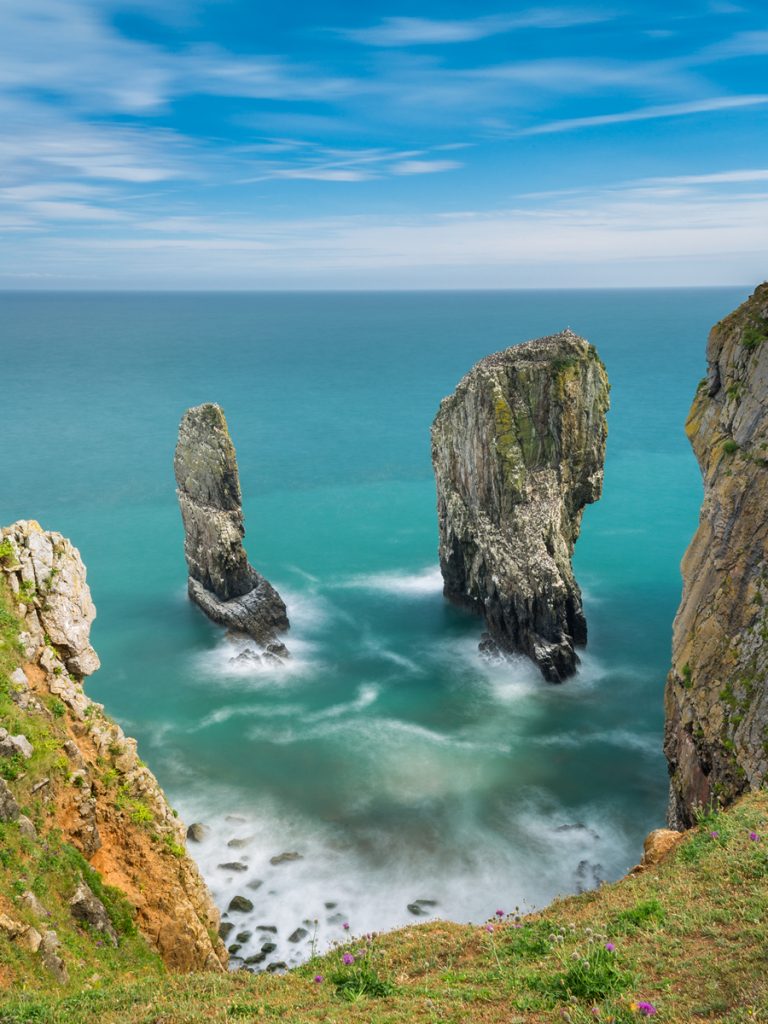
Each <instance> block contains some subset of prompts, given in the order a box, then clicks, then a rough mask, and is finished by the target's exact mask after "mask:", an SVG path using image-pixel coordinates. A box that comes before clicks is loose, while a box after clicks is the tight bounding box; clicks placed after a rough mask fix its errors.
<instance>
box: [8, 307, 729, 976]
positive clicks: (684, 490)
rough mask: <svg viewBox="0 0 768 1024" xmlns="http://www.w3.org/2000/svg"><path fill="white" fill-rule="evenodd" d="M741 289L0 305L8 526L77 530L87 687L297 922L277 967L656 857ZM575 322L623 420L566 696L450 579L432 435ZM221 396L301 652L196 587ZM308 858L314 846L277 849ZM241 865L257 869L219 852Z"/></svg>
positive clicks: (222, 882)
mask: <svg viewBox="0 0 768 1024" xmlns="http://www.w3.org/2000/svg"><path fill="white" fill-rule="evenodd" d="M746 294H747V290H746V289H744V290H739V289H733V288H730V289H707V290H703V289H702V290H669V291H625V292H621V291H606V292H549V293H547V292H531V293H515V292H511V293H452V294H444V293H398V294H384V293H379V294H327V295H320V294H274V295H269V294H262V295H242V294H230V295H224V294H221V295H220V294H215V295H213V294H208V295H199V296H194V295H163V294H146V295H135V294H123V295H95V294H94V295H33V294H3V295H0V310H1V311H2V329H1V333H0V355H1V357H2V368H3V383H4V386H3V411H4V415H3V433H2V438H3V440H2V458H3V472H2V480H3V488H2V493H1V494H0V521H2V522H3V523H8V522H11V521H13V520H15V519H18V518H36V519H38V520H39V521H40V522H41V523H42V524H43V525H44V526H45V527H46V528H48V529H55V530H59V531H61V532H62V533H64V534H66V535H68V536H69V537H71V539H72V540H73V541H74V543H75V544H76V545H77V546H78V547H79V548H80V550H81V552H82V555H83V558H84V560H85V562H86V564H87V566H88V572H89V582H90V585H91V589H92V591H93V595H94V599H95V601H96V605H97V607H98V612H99V615H98V619H97V621H96V623H95V625H94V630H93V642H94V645H95V646H96V648H97V650H98V651H99V654H100V655H101V658H102V669H101V671H100V672H99V673H98V674H97V675H96V676H94V677H93V678H92V679H91V680H89V681H88V684H87V689H88V692H89V693H90V695H91V696H92V697H94V698H95V699H97V700H99V701H102V702H103V703H104V704H105V705H106V708H107V710H108V711H109V712H110V713H111V714H112V715H113V716H114V717H115V718H117V720H118V721H120V722H121V724H122V725H123V726H124V728H125V730H126V732H128V733H129V734H130V735H133V736H135V737H136V738H137V739H138V741H139V751H140V754H141V756H142V757H143V758H144V760H145V761H147V762H148V764H149V765H150V767H151V768H152V769H153V770H154V771H155V773H156V774H157V776H158V777H159V779H160V781H161V783H162V784H163V786H164V787H165V789H166V791H167V793H168V795H169V797H170V799H171V800H172V802H173V803H174V804H175V805H176V806H178V807H179V809H180V811H181V813H182V815H183V816H184V818H185V820H187V821H192V820H201V821H203V822H205V823H207V824H208V825H210V826H211V832H210V835H209V838H208V839H207V840H206V841H205V842H204V843H203V844H201V845H200V846H197V847H195V848H194V850H193V852H194V853H195V855H196V856H197V857H198V860H199V862H200V864H201V867H202V868H203V870H204V872H205V875H206V878H207V879H208V881H209V883H210V885H211V887H212V889H213V892H214V894H215V896H216V898H217V900H218V901H219V903H220V905H221V906H222V907H223V908H225V907H226V905H227V903H228V902H229V899H230V898H231V896H232V895H233V894H234V893H237V892H242V893H245V894H247V895H249V896H250V897H251V899H252V900H253V902H254V904H255V909H254V912H253V914H252V915H250V916H248V915H246V916H242V915H241V917H240V918H238V924H240V921H242V922H243V924H246V923H247V924H248V926H249V927H252V926H254V925H257V924H260V923H261V924H272V925H275V926H277V927H278V939H277V943H278V949H277V951H276V952H275V954H274V957H270V958H269V959H274V958H280V959H285V960H296V959H299V958H300V957H301V956H303V955H305V954H306V952H307V949H308V945H307V944H308V942H309V939H308V938H307V939H305V940H303V941H302V942H298V943H293V944H292V943H288V942H287V941H286V940H287V936H288V935H289V933H290V932H292V931H293V929H294V928H295V927H296V926H298V925H300V924H301V922H302V921H303V920H305V919H306V920H310V921H312V920H314V919H315V918H317V919H318V921H319V925H318V928H319V934H318V938H319V940H320V942H321V943H323V942H326V941H329V940H332V939H334V938H337V937H339V936H340V935H341V934H342V931H341V921H343V920H346V921H349V923H350V925H351V928H352V931H353V932H354V931H367V930H370V929H373V928H382V927H389V926H393V925H396V924H400V923H404V922H407V921H409V920H413V918H412V916H411V915H410V914H409V912H408V910H407V904H408V903H410V902H412V901H413V900H416V899H419V898H422V899H434V900H436V901H437V902H438V906H437V908H436V909H435V912H436V913H439V914H440V915H442V916H447V917H452V918H455V919H457V920H482V919H484V918H485V917H487V916H488V915H489V914H492V913H493V911H494V910H495V909H496V908H497V907H499V908H504V909H511V908H512V907H514V906H515V905H519V906H521V907H530V906H534V905H541V904H542V903H544V902H546V901H548V900H550V899H551V898H552V897H553V896H554V895H556V894H557V893H564V892H569V891H574V890H575V889H576V888H578V887H579V886H589V885H593V884H595V882H596V881H597V880H598V879H599V878H607V879H611V878H615V877H617V876H619V875H620V874H621V873H623V872H624V871H625V870H626V869H627V868H628V867H629V866H631V865H632V864H633V863H635V862H636V860H637V859H638V856H639V852H640V849H641V843H642V838H643V836H644V835H645V833H646V832H647V831H648V830H649V829H650V828H653V827H656V826H658V825H660V824H662V823H663V817H664V811H665V803H666V773H665V765H664V760H663V757H662V753H661V731H662V722H663V711H662V692H663V683H664V676H665V673H666V670H667V666H668V660H669V648H670V633H671V623H672V618H673V615H674V612H675V608H676V605H677V603H678V601H679V594H680V579H679V569H678V565H679V560H680V557H681V555H682V553H683V551H684V548H685V546H686V544H687V542H688V540H689V538H690V536H691V534H692V532H693V530H694V529H695V526H696V521H697V514H698V506H699V502H700V499H701V485H700V479H699V473H698V470H697V467H696V465H695V462H694V459H693V457H692V455H691V453H690V450H689V447H688V444H687V442H686V439H685V436H684V433H683V423H684V420H685V416H686V412H687V409H688V406H689V404H690V399H691V397H692V395H693V392H694V390H695V387H696V383H697V381H698V380H699V378H700V377H701V376H702V375H703V372H704V366H705V359H704V347H705V342H706V336H707V331H708V329H709V327H710V326H711V324H712V323H714V322H715V321H716V320H717V319H719V318H720V317H721V316H723V315H724V314H726V313H727V312H728V311H730V310H731V309H732V308H734V307H735V306H736V305H737V304H738V303H739V302H740V301H742V300H743V298H745V297H746ZM565 326H571V327H572V328H573V329H574V330H576V331H577V332H579V333H581V334H583V335H585V336H586V337H587V338H589V340H590V341H592V342H593V343H594V344H595V345H596V346H597V347H598V350H599V351H600V353H601V355H602V357H603V360H604V362H605V363H606V366H607V368H608V373H609V376H610V378H611V382H612V409H611V412H610V417H609V424H610V436H609V442H608V457H607V463H606V474H605V489H604V496H603V498H602V500H601V501H600V502H599V504H597V505H595V506H592V507H590V508H589V509H587V512H586V514H585V517H584V528H583V533H582V538H581V540H580V541H579V544H578V546H577V553H576V560H575V561H576V571H577V576H578V578H579V580H580V582H581V584H582V587H583V589H584V592H585V605H586V610H587V615H588V621H589V628H590V644H589V647H588V649H587V651H586V653H585V655H584V658H583V665H582V669H581V671H580V672H579V674H578V675H577V677H576V678H574V679H573V680H571V681H569V682H568V683H567V684H566V685H564V686H561V687H553V686H549V685H547V684H545V683H544V681H543V680H542V679H541V678H540V677H539V675H538V672H537V671H536V670H535V669H534V668H533V667H532V666H531V665H530V664H529V663H527V662H526V661H525V660H522V659H521V660H518V661H514V662H510V663H509V664H507V665H504V666H501V667H499V666H494V667H489V666H488V665H486V664H484V663H483V662H482V661H481V660H480V658H479V656H478V654H477V641H478V637H479V634H480V632H481V631H482V626H481V623H480V622H479V621H478V620H476V619H474V618H471V617H468V616H467V615H466V614H464V613H463V612H459V611H457V610H455V609H453V608H451V607H448V606H447V605H446V604H445V603H444V601H443V599H442V597H441V592H440V576H439V570H438V568H437V560H436V544H437V538H436V523H435V509H434V506H435V496H434V484H433V480H432V473H431V466H430V459H429V426H430V422H431V420H432V417H433V415H434V413H435V411H436V409H437V406H438V403H439V401H440V399H441V397H443V396H444V395H446V394H448V393H449V392H450V391H451V390H452V389H453V387H454V386H455V384H456V383H457V381H458V380H459V378H460V377H461V376H462V375H463V374H464V373H465V372H466V371H467V370H468V369H469V367H470V366H471V365H472V364H473V363H474V362H476V361H477V360H478V359H479V358H481V357H482V356H483V355H486V354H487V353H489V352H491V351H494V350H497V349H499V348H503V347H506V346H507V345H510V344H513V343H515V342H518V341H523V340H526V339H527V338H531V337H536V336H539V335H542V334H548V333H552V332H554V331H557V330H560V329H562V328H563V327H565ZM203 401H217V402H219V403H221V404H222V406H223V407H224V409H225V412H226V414H227V417H228V420H229V425H230V429H231V432H232V435H233V439H234V441H235V444H236V446H237V450H238V456H239V463H240V473H241V480H242V486H243V494H244V504H245V513H246V528H247V534H246V544H247V548H248V552H249V555H250V558H251V561H252V562H253V563H254V564H255V565H256V566H257V567H258V568H259V569H260V570H262V571H263V572H264V573H265V574H266V575H267V576H268V577H269V578H270V579H271V580H272V582H273V583H274V584H275V585H276V586H277V587H278V589H279V590H280V591H281V592H282V593H283V596H284V597H285V598H286V599H287V603H288V609H289V614H290V617H291V620H292V623H293V629H292V630H291V633H290V634H289V635H288V637H287V642H288V645H289V647H290V649H291V651H292V652H293V659H292V661H291V664H290V667H289V668H287V669H271V670H269V671H265V670H264V669H258V668H256V669H254V668H250V669H247V668H242V667H239V668H238V667H236V666H235V665H233V664H232V662H231V659H232V657H233V655H234V654H235V653H236V648H233V646H232V644H231V643H230V642H229V641H227V640H226V639H225V638H224V637H223V635H222V632H221V631H220V630H219V629H217V628H216V627H215V626H213V625H211V624H210V623H209V622H207V621H206V620H205V619H204V618H203V616H202V615H201V614H200V613H199V612H198V611H197V610H196V609H195V608H194V607H193V606H192V605H190V603H189V602H188V600H187V598H186V593H185V565H184V559H183V554H182V532H181V524H180V518H179V514H178V509H177V505H176V497H175V491H174V481H173V471H172V457H173V449H174V445H175V440H176V431H177V427H178V422H179V419H180V416H181V414H182V412H183V411H184V409H185V408H187V407H188V406H190V405H194V404H197V403H200V402H203ZM233 819H235V820H233ZM563 826H581V827H565V828H564V827H563ZM233 838H236V839H245V840H247V841H248V842H247V844H246V845H245V846H244V847H240V848H234V849H233V848H229V847H228V846H227V845H226V844H227V842H228V841H229V840H230V839H233ZM283 851H296V852H299V853H300V854H301V855H302V858H303V859H302V860H300V861H295V862H293V863H289V864H282V865H279V866H272V865H270V864H269V858H270V857H272V856H274V855H275V854H279V853H281V852H283ZM236 859H239V860H241V861H242V862H243V863H246V864H247V871H245V872H242V873H238V874H235V873H234V872H231V871H227V870H224V869H221V868H219V867H218V866H217V865H219V864H220V863H224V862H228V861H232V860H236ZM254 880H259V881H261V882H262V885H261V886H260V887H259V888H258V889H250V890H249V889H247V888H246V886H247V883H248V882H252V881H254ZM326 903H334V904H337V906H335V907H332V908H327V907H326V906H325V904H326ZM308 930H309V931H312V927H309V928H308ZM257 934H258V933H257ZM262 941H263V937H262V938H257V937H255V938H254V939H252V940H250V942H249V943H247V944H246V946H245V948H244V949H243V950H242V953H241V955H248V954H250V953H252V952H254V951H255V950H256V949H257V948H258V946H259V945H260V944H261V942H262Z"/></svg>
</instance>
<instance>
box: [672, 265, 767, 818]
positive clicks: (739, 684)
mask: <svg viewBox="0 0 768 1024" xmlns="http://www.w3.org/2000/svg"><path fill="white" fill-rule="evenodd" d="M707 364H708V366H707V376H706V377H705V379H704V380H702V381H701V383H700V384H699V386H698V389H697V391H696V396H695V398H694V400H693V405H692V406H691V411H690V413H689V415H688V421H687V423H686V428H685V429H686V433H687V435H688V438H689V440H690V442H691V445H692V446H693V450H694V453H695V455H696V458H697V460H698V463H699V466H700V468H701V472H702V476H703V477H704V501H703V503H702V506H701V515H700V519H699V527H698V530H697V531H696V534H695V536H694V538H693V540H692V541H691V544H690V547H689V548H688V550H687V551H686V553H685V556H684V558H683V563H682V573H683V596H682V603H681V605H680V608H679V610H678V613H677V617H676V618H675V625H674V633H673V641H672V670H671V672H670V674H669V677H668V680H667V689H666V698H665V711H666V722H665V737H664V751H665V753H666V755H667V760H668V762H669V771H670V777H671V788H670V805H669V822H670V824H671V825H672V826H673V827H675V828H684V827H687V826H689V825H692V824H693V822H694V820H695V816H696V810H697V808H699V807H702V808H706V807H708V806H709V805H710V804H713V803H714V804H718V803H719V804H727V803H730V802H731V801H732V800H734V799H735V798H736V797H737V796H738V795H739V794H741V793H743V792H745V791H746V790H749V789H759V788H760V787H761V786H763V785H764V784H765V782H766V779H767V778H768V686H766V678H768V511H767V510H768V283H766V284H762V285H760V287H759V288H758V289H757V290H756V291H755V293H754V294H753V295H752V296H751V298H749V299H748V300H747V301H746V302H745V303H744V304H743V305H742V306H740V307H739V308H738V309H737V310H736V311H735V312H734V313H731V314H730V316H728V317H726V319H724V320H722V321H721V322H720V323H718V324H716V325H715V327H713V329H712V331H711V333H710V335H709V343H708V346H707Z"/></svg>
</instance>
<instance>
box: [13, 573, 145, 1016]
mask: <svg viewBox="0 0 768 1024" xmlns="http://www.w3.org/2000/svg"><path fill="white" fill-rule="evenodd" d="M19 628H20V623H19V621H18V620H17V618H16V615H15V612H14V610H13V604H12V600H11V597H10V595H9V594H8V592H7V590H6V589H5V586H4V585H2V584H0V721H1V722H2V723H3V726H4V727H5V728H7V729H8V730H9V731H10V732H11V733H22V734H23V735H25V736H26V737H27V738H28V739H29V741H30V742H31V744H32V746H33V748H34V753H33V755H32V757H31V758H30V759H29V760H28V761H25V760H23V759H21V758H17V757H14V758H0V774H2V776H3V777H4V778H5V779H6V780H8V781H9V782H10V783H11V785H12V789H13V792H14V794H15V796H16V799H17V801H18V803H19V804H20V807H21V810H22V811H23V812H24V813H25V814H26V815H27V816H28V817H30V818H31V819H32V821H33V823H34V824H35V826H36V828H37V830H38V838H37V839H36V840H30V839H27V838H25V837H24V836H23V835H22V834H21V832H20V830H19V826H18V824H17V823H15V822H9V823H0V911H2V912H3V913H6V914H8V915H9V916H10V917H11V918H13V919H14V920H17V921H21V922H24V923H27V924H30V925H34V926H35V927H36V928H37V929H38V931H43V930H46V929H51V928H52V929H54V930H55V931H56V933H57V935H58V937H59V939H60V941H61V947H62V948H61V955H62V958H63V959H64V961H65V962H66V965H67V968H68V970H69V974H70V982H71V983H70V988H72V989H75V988H78V987H82V986H86V985H90V986H91V987H97V988H98V987H103V986H104V985H107V984H111V983H113V982H114V980H115V979H116V978H120V979H124V978H125V977H126V974H130V975H133V976H135V977H139V976H141V975H142V974H146V973H148V974H150V975H152V976H153V977H158V976H160V975H162V974H163V973H164V971H163V967H162V964H161V963H160V961H159V959H158V957H157V956H156V955H155V954H154V953H152V952H151V951H150V949H149V947H148V946H147V944H146V942H145V940H144V939H143V938H142V937H141V936H139V935H138V933H137V931H136V926H135V924H134V921H133V917H134V909H133V907H132V906H131V905H130V903H129V902H128V901H127V899H126V898H125V897H124V895H123V894H122V893H121V892H119V891H118V890H117V889H114V888H112V887H110V886H107V885H105V884H104V883H103V882H102V879H101V876H100V875H99V874H98V872H97V871H95V870H94V869H93V868H92V867H91V866H90V865H89V864H88V862H87V861H86V860H85V858H84V857H83V856H82V855H81V854H80V853H79V852H78V851H77V850H76V849H75V848H74V847H73V846H72V845H70V844H69V843H67V842H66V838H65V837H64V836H62V835H61V833H60V832H59V830H58V829H56V828H55V827H52V822H51V821H50V819H49V817H48V813H47V812H48V807H47V805H46V803H45V800H44V798H43V797H42V795H41V794H33V793H32V786H33V785H34V783H35V782H36V781H38V780H40V779H43V778H51V779H52V780H55V781H57V782H58V783H60V784H62V785H66V784H67V779H68V777H69V760H68V758H67V756H66V754H65V752H64V749H63V744H64V742H65V741H66V739H67V732H66V728H65V716H64V715H62V714H61V713H59V706H61V708H62V709H63V708H64V705H63V704H62V702H61V701H59V700H58V698H52V699H51V700H50V701H49V702H48V704H49V707H50V710H51V717H50V718H48V717H47V716H44V715H42V714H39V713H38V714H29V713H27V712H24V711H22V710H21V709H20V708H19V707H18V706H17V705H16V704H15V703H14V702H13V700H12V699H11V694H12V689H13V685H12V684H11V682H10V675H11V673H12V672H13V671H14V669H16V668H18V667H19V665H21V664H22V661H23V655H22V651H21V649H20V647H19V643H18V634H19ZM81 879H83V880H85V881H86V882H87V883H88V885H89V886H90V887H91V889H92V891H93V892H94V894H95V895H96V896H98V898H99V899H100V900H101V901H102V903H103V904H104V907H105V909H106V911H107V914H108V915H109V917H110V920H111V921H112V924H113V926H114V927H115V930H116V931H117V933H118V935H119V936H120V946H119V948H118V949H114V948H113V947H112V946H111V945H110V944H109V943H106V944H105V943H103V942H102V941H101V937H100V936H98V935H92V934H91V933H90V932H89V931H88V930H87V929H85V928H83V927H82V926H79V925H78V924H77V922H75V920H74V919H73V918H72V915H71V913H70V911H69V900H70V899H71V897H72V895H73V893H74V891H75V889H76V888H77V885H78V884H79V882H80V880H81ZM27 890H30V891H32V892H33V893H34V894H35V895H36V896H37V897H38V898H39V899H40V900H41V902H42V903H43V905H44V906H45V908H46V910H47V911H48V912H49V914H50V916H49V917H46V919H45V920H44V921H42V922H41V921H39V920H37V919H36V918H35V917H34V915H32V914H31V912H30V911H29V910H27V909H26V907H25V906H24V905H23V904H22V903H21V901H20V897H21V895H22V894H23V893H24V892H26V891H27ZM10 982H13V985H14V988H15V989H17V990H19V991H22V990H24V989H47V988H51V987H52V986H53V985H54V982H53V979H52V977H51V975H50V974H49V973H48V971H47V970H46V968H45V966H44V965H43V963H42V960H41V958H40V957H39V956H37V955H36V954H33V953H31V952H29V951H28V950H26V949H23V948H21V947H20V946H19V945H18V944H16V943H11V942H9V941H8V940H7V939H6V938H5V937H4V936H0V987H1V986H4V985H8V984H9V983H10ZM3 1012H5V1011H3ZM46 1012H47V1011H46ZM14 1013H16V1011H14ZM42 1013H43V1011H42V1010H40V1011H38V1009H36V1008H35V1006H34V1004H32V1005H31V1006H30V1007H21V1008H20V1009H19V1010H18V1013H17V1014H16V1017H17V1019H19V1020H27V1019H28V1020H36V1019H40V1020H45V1019H46V1017H45V1016H44V1015H43V1016H40V1014H42ZM25 1014H26V1015H27V1016H25ZM35 1014H38V1016H37V1017H35ZM6 1016H7V1014H6ZM2 1019H3V1017H2V1015H1V1014H0V1020H2ZM12 1019H13V1018H12Z"/></svg>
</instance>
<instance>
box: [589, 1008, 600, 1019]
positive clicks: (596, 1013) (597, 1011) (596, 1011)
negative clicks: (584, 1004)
mask: <svg viewBox="0 0 768 1024" xmlns="http://www.w3.org/2000/svg"><path fill="white" fill-rule="evenodd" d="M590 1012H591V1013H592V1016H593V1017H599V1016H600V1007H599V1006H593V1007H592V1010H591V1011H590Z"/></svg>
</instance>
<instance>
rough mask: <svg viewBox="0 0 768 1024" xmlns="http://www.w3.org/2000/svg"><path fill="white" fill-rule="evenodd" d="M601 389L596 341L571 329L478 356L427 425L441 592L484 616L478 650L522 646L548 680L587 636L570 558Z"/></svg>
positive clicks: (599, 419) (602, 411) (601, 455)
mask: <svg viewBox="0 0 768 1024" xmlns="http://www.w3.org/2000/svg"><path fill="white" fill-rule="evenodd" d="M608 394H609V384H608V377H607V375H606V372H605V367H604V366H603V364H602V362H601V361H600V358H599V357H598V354H597V352H596V350H595V348H594V347H593V346H592V345H590V344H589V343H588V342H586V341H585V340H584V339H583V338H580V337H578V336H577V335H576V334H574V333H573V332H572V331H570V330H566V331H563V332H562V333H561V334H556V335H552V336H551V337H546V338H538V339H536V340H535V341H528V342H525V343H524V344H521V345H514V346H512V347H511V348H508V349H505V350H504V351H503V352H496V353H494V354H493V355H490V356H487V357H486V358H485V359H483V360H481V361H480V362H479V363H478V364H477V365H476V366H474V367H473V368H472V369H471V370H470V372H469V373H468V374H467V375H466V377H464V378H463V379H462V380H461V381H460V383H459V384H458V386H457V388H456V390H455V392H454V393H453V394H452V395H451V396H449V397H448V398H445V399H443V401H442V403H441V405H440V409H439V411H438V413H437V416H436V417H435V421H434V423H433V425H432V464H433V466H434V470H435V478H436V481H437V510H438V525H439V538H440V547H439V553H440V568H441V570H442V574H443V583H444V587H443V591H444V593H445V596H446V597H447V598H449V599H450V600H452V601H454V602H457V603H459V604H462V605H465V606H467V607H469V608H472V609H474V610H475V611H477V612H479V613H481V614H483V615H484V616H485V621H486V623H487V626H488V635H487V636H486V637H485V638H484V639H483V641H481V648H482V649H485V650H489V649H491V650H493V649H500V650H502V651H508V652H521V653H523V654H526V655H528V657H530V658H532V659H533V660H534V661H535V662H536V663H537V665H538V666H539V668H540V669H541V671H542V673H543V675H544V677H545V678H546V679H548V680H550V681H551V682H562V680H564V679H565V678H567V677H568V676H569V675H572V674H573V673H574V672H575V671H576V666H577V665H578V660H579V659H578V657H577V654H576V651H575V650H574V647H575V646H576V645H583V644H585V643H586V640H587V624H586V620H585V618H584V611H583V609H582V602H581V591H580V590H579V587H578V584H577V583H576V580H575V578H574V575H573V569H572V566H571V558H572V555H573V548H574V544H575V543H576V540H577V538H578V536H579V529H580V526H581V517H582V512H583V510H584V506H585V505H586V504H589V503H590V502H593V501H597V499H598V498H599V497H600V493H601V490H602V485H603V462H604V459H605V442H606V436H607V425H606V419H605V415H606V412H607V410H608V405H609V399H608Z"/></svg>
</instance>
